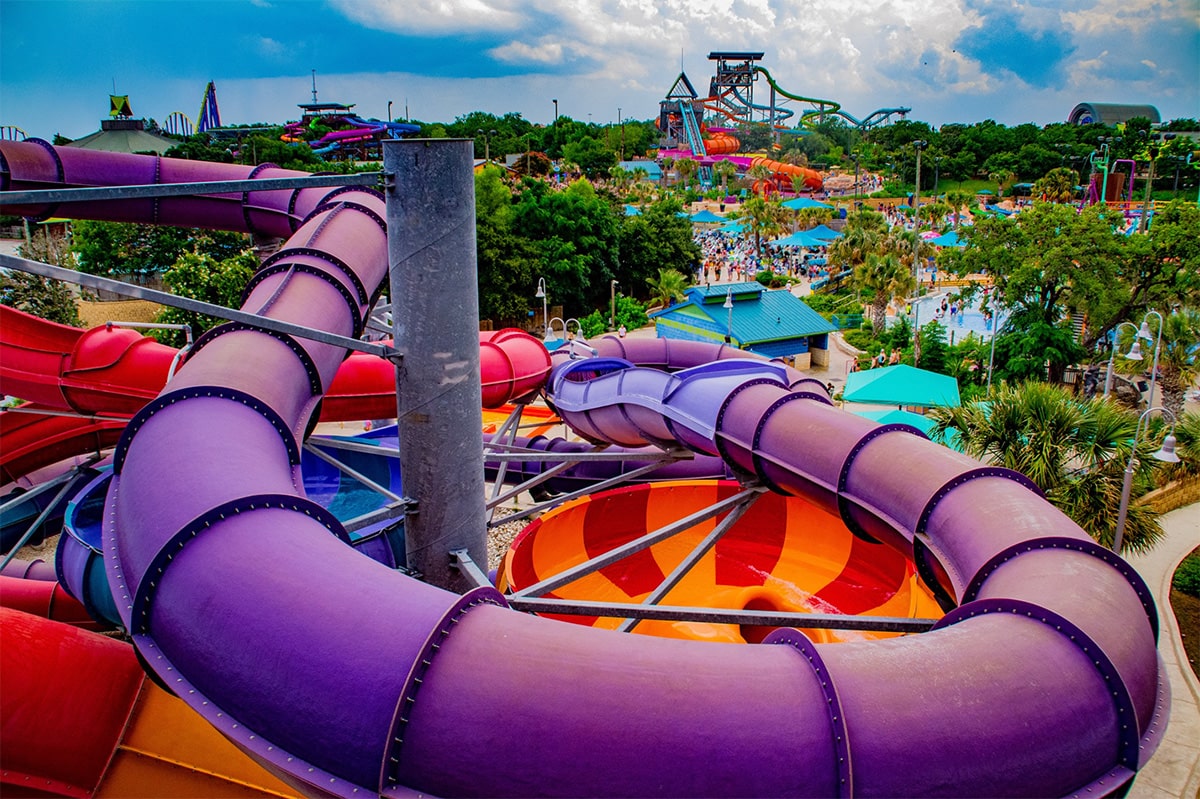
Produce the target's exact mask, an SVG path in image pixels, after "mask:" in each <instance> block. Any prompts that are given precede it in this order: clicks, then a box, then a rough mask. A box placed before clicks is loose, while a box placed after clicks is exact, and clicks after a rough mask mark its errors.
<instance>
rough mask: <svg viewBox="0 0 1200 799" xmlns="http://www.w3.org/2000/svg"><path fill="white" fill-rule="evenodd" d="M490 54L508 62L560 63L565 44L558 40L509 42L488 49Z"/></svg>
mask: <svg viewBox="0 0 1200 799" xmlns="http://www.w3.org/2000/svg"><path fill="white" fill-rule="evenodd" d="M488 55H490V56H492V57H493V58H495V59H496V60H497V61H503V62H505V63H508V64H529V63H533V64H560V63H562V60H563V45H562V44H561V43H558V42H544V43H541V44H536V45H529V44H525V43H524V42H509V43H508V44H505V45H502V46H500V47H493V48H492V49H491V50H488Z"/></svg>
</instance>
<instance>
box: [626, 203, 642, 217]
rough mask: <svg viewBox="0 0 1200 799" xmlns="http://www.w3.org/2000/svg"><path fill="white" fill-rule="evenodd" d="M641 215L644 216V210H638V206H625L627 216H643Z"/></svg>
mask: <svg viewBox="0 0 1200 799" xmlns="http://www.w3.org/2000/svg"><path fill="white" fill-rule="evenodd" d="M641 215H642V209H641V208H638V207H637V206H636V205H627V206H625V216H641Z"/></svg>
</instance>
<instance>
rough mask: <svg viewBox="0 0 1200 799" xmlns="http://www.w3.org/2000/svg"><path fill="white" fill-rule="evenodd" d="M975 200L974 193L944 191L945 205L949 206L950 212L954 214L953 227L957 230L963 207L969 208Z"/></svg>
mask: <svg viewBox="0 0 1200 799" xmlns="http://www.w3.org/2000/svg"><path fill="white" fill-rule="evenodd" d="M974 201H975V195H973V194H969V193H967V192H965V191H948V192H946V205H948V206H950V212H951V213H953V214H954V229H955V230H958V223H959V217H960V215H961V212H962V210H963V209H966V208H970V207H971V205H972V203H973V202H974Z"/></svg>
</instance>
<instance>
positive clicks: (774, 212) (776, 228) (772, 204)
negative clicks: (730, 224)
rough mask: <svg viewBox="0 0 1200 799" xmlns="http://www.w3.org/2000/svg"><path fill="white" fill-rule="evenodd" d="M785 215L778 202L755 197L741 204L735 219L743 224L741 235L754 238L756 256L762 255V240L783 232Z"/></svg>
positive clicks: (785, 212) (784, 210)
mask: <svg viewBox="0 0 1200 799" xmlns="http://www.w3.org/2000/svg"><path fill="white" fill-rule="evenodd" d="M787 213H788V212H787V209H786V208H784V207H783V205H782V204H780V202H779V201H778V200H764V199H763V198H762V197H759V196H757V195H755V196H754V197H750V198H748V199H747V200H746V202H744V203H742V207H741V208H740V209H739V210H738V215H737V218H738V219H740V220H742V222H743V223H744V224H745V227H744V228H743V229H742V235H743V236H746V237H749V236H753V237H754V253H755V254H756V255H759V256H761V255H762V240H763V239H764V238H768V239H770V238H775V237H776V236H778V235H779V234H781V233H782V232H783V231H784V225H785V224H786V222H787Z"/></svg>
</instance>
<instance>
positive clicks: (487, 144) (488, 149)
mask: <svg viewBox="0 0 1200 799" xmlns="http://www.w3.org/2000/svg"><path fill="white" fill-rule="evenodd" d="M475 135H476V136H482V137H483V162H484V163H485V164H490V163H491V162H492V137H493V136H495V135H496V131H494V130H489V131H487V132H486V133H485V132H484V131H482V130H477V131H475Z"/></svg>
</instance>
